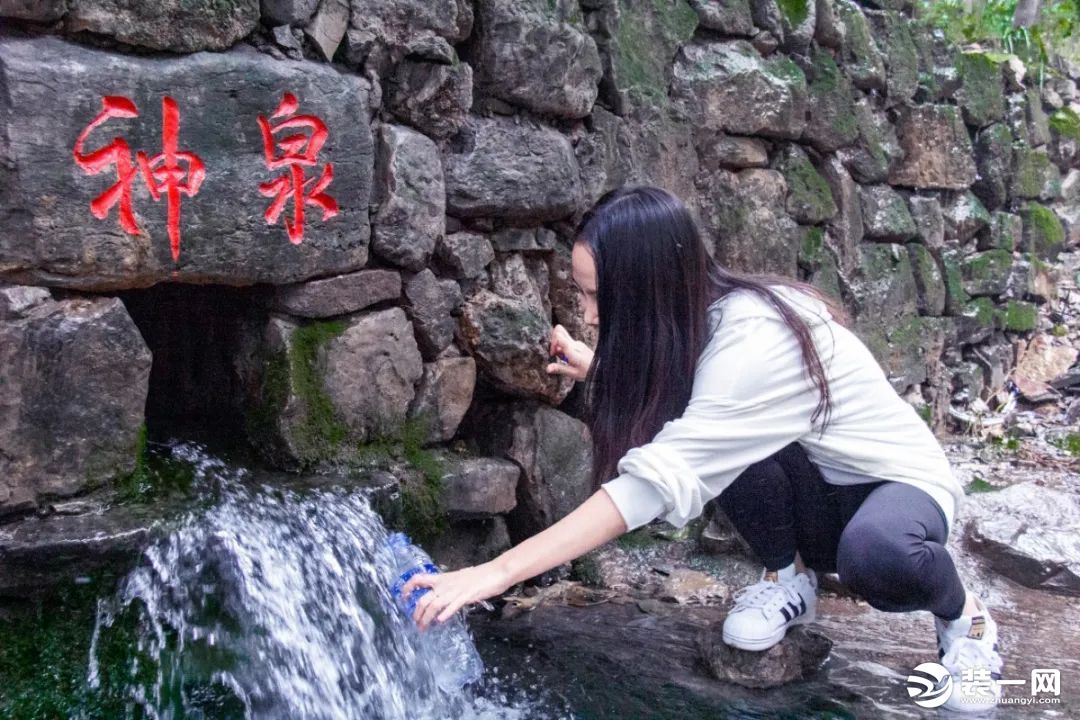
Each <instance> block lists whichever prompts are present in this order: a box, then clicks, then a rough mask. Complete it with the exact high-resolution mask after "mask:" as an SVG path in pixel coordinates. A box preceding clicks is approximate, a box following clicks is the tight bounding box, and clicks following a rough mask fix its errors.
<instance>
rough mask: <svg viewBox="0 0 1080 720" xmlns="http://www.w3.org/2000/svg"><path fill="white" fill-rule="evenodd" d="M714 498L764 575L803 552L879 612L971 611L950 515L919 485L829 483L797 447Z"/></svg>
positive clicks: (946, 615) (948, 615)
mask: <svg viewBox="0 0 1080 720" xmlns="http://www.w3.org/2000/svg"><path fill="white" fill-rule="evenodd" d="M717 500H718V502H719V504H720V507H721V508H722V509H723V510H724V513H725V514H726V515H727V516H728V517H729V518H730V519H731V522H732V524H733V525H734V526H735V528H736V529H737V530H738V531H739V533H740V534H741V535H742V536H743V538H745V539H746V542H747V543H748V544H749V545H750V547H751V549H752V550H753V551H754V552H755V553H757V555H758V557H759V559H760V560H761V561H762V562H764V563H765V568H766V569H767V570H778V569H779V568H782V567H786V566H788V565H790V564H791V563H792V562H793V561H794V560H795V552H796V551H798V553H799V555H800V556H801V557H802V560H803V562H804V563H805V564H806V565H807V566H808V567H811V568H814V569H815V570H818V571H821V572H836V573H838V574H839V575H840V580H841V581H842V582H843V583H844V584H845V585H847V586H848V587H849V588H851V589H852V590H853V591H854V592H855V593H857V594H858V595H860V596H861V597H863V598H864V599H865V600H866V601H867V602H869V603H870V604H871V605H872V606H873V607H875V608H877V609H879V610H887V611H890V612H908V611H911V610H929V611H930V612H932V613H934V614H935V615H937V616H938V617H941V618H943V619H945V620H955V619H956V618H958V617H960V614H961V612H962V611H963V609H964V602H965V599H966V597H965V591H964V585H963V583H962V582H961V581H960V576H959V575H958V574H957V572H956V567H955V566H954V565H953V561H952V558H951V557H950V556H949V552H948V550H946V549H945V547H944V543H945V539H946V535H947V532H948V527H947V525H946V523H945V517H944V515H943V514H942V512H941V509H940V508H939V507H938V504H937V503H936V502H935V501H934V499H933V498H932V497H930V495H928V494H927V493H926V492H924V491H923V490H920V489H919V488H917V487H914V486H912V485H907V484H905V483H898V482H888V481H881V482H875V483H866V484H861V485H832V484H829V483H827V482H825V479H824V478H823V477H822V475H821V472H820V470H818V467H817V465H815V464H814V463H813V462H812V461H811V460H810V459H809V458H808V457H807V456H806V452H805V451H804V450H803V448H802V446H801V445H799V444H798V443H797V442H796V443H791V444H790V445H787V446H786V447H784V448H782V449H781V450H779V451H778V452H777V453H776V454H774V455H772V456H770V457H768V458H765V459H764V460H762V461H760V462H757V463H754V464H753V465H751V466H750V467H748V468H747V469H746V470H745V471H743V472H742V473H741V474H740V475H739V476H738V477H737V478H736V479H735V481H734V482H733V483H732V484H731V485H729V486H728V487H727V488H726V489H725V490H724V491H723V492H722V493H721V494H720V496H719V498H717Z"/></svg>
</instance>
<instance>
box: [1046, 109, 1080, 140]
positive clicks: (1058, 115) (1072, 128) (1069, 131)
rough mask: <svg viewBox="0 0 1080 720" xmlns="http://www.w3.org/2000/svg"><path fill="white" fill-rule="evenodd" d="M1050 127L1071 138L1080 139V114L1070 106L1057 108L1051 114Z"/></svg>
mask: <svg viewBox="0 0 1080 720" xmlns="http://www.w3.org/2000/svg"><path fill="white" fill-rule="evenodd" d="M1050 127H1051V128H1053V129H1054V130H1055V131H1056V132H1057V133H1058V134H1059V135H1061V136H1062V137H1065V138H1069V139H1070V140H1080V114H1077V112H1076V111H1075V110H1073V109H1072V108H1070V107H1063V108H1060V109H1059V110H1056V111H1055V112H1054V114H1053V115H1051V116H1050Z"/></svg>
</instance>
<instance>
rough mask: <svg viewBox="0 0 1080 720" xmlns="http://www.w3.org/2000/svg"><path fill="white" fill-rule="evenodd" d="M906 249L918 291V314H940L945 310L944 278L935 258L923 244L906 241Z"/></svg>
mask: <svg viewBox="0 0 1080 720" xmlns="http://www.w3.org/2000/svg"><path fill="white" fill-rule="evenodd" d="M907 249H908V255H909V256H910V257H911V271H912V273H913V274H914V276H915V287H916V288H917V289H918V291H919V295H918V308H919V314H920V315H942V314H943V313H944V312H945V278H944V276H943V275H942V273H941V269H940V268H939V267H938V264H937V260H935V259H934V256H933V255H931V254H930V251H929V250H927V249H926V246H925V245H920V244H919V243H908V244H907Z"/></svg>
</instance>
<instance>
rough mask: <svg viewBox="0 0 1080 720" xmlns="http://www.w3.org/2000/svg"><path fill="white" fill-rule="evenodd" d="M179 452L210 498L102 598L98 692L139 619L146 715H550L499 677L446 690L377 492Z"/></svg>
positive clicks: (290, 718)
mask: <svg viewBox="0 0 1080 720" xmlns="http://www.w3.org/2000/svg"><path fill="white" fill-rule="evenodd" d="M169 445H170V450H171V452H172V455H173V457H174V458H179V459H182V460H184V461H186V462H188V463H190V464H191V465H192V467H193V468H194V469H195V474H196V484H197V487H199V488H201V492H202V494H203V496H204V498H206V500H205V501H204V502H202V503H200V505H202V507H201V508H199V509H196V510H193V511H191V512H189V513H188V514H187V515H186V516H185V517H184V518H183V519H182V520H181V521H180V522H179V524H178V525H177V526H176V528H175V529H174V530H173V531H172V532H170V533H169V534H168V535H167V536H165V537H163V538H162V539H161V540H159V541H158V542H156V543H154V544H153V545H152V546H151V547H150V548H149V549H148V550H147V551H146V552H145V554H144V556H143V558H142V561H141V562H140V564H139V565H138V566H137V567H136V568H135V569H134V570H133V571H132V572H131V573H130V574H129V575H128V576H127V577H126V578H125V579H124V580H123V581H122V582H121V584H120V586H119V589H118V591H117V593H116V595H115V596H114V597H112V598H108V599H105V600H102V601H101V602H100V603H99V609H98V619H97V625H96V627H95V629H94V636H93V642H92V644H91V651H90V667H89V682H90V685H91V686H92V687H98V685H99V683H100V679H101V678H100V675H101V673H100V667H99V659H98V651H97V648H98V646H99V639H100V637H101V635H102V633H105V632H109V631H110V628H112V627H113V625H114V624H115V623H116V622H117V620H118V618H119V617H120V616H121V615H122V614H129V613H131V612H132V611H134V612H135V614H136V616H137V618H138V621H137V623H136V637H137V647H136V648H133V652H132V657H131V660H130V667H129V671H130V676H131V681H130V683H129V685H128V687H127V688H126V692H127V693H128V695H129V696H130V699H131V702H132V704H133V705H134V706H137V707H138V708H139V709H140V710H141V712H142V713H144V714H145V716H147V717H151V718H155V719H159V720H179V719H180V718H191V717H204V716H205V717H212V715H206V714H204V712H203V711H201V710H199V709H198V708H199V707H201V705H200V702H202V701H203V700H205V698H204V697H203V696H200V695H199V693H202V694H203V695H205V692H206V688H207V687H208V686H218V687H222V686H223V687H224V688H228V691H229V692H231V694H232V695H233V696H235V699H234V700H233V702H235V700H237V699H238V700H239V702H240V703H241V704H242V706H243V713H244V717H246V718H253V719H259V720H264V719H265V720H278V719H281V720H286V719H287V720H330V719H335V720H336V719H340V720H359V719H360V718H363V719H364V720H382V719H385V720H396V719H398V718H402V719H405V718H408V719H410V720H413V719H418V718H492V719H494V718H526V717H528V718H532V717H540V716H543V715H545V714H546V713H545V712H544V711H542V710H541V709H540V708H539V707H538V705H537V703H536V701H535V700H531V699H527V698H526V697H524V696H523V695H522V694H521V693H517V692H514V691H513V689H507V688H498V687H494V686H493V685H492V684H491V683H492V682H493V681H492V680H491V679H490V678H485V681H484V682H485V683H487V687H488V692H485V693H483V694H482V695H481V694H479V693H477V692H475V691H474V689H472V688H465V689H463V690H462V691H460V692H456V693H450V694H447V693H445V692H443V691H441V690H439V689H438V688H437V686H436V684H435V681H434V675H433V667H435V666H436V665H437V663H439V662H440V659H439V658H436V657H427V656H425V654H424V650H423V647H424V646H423V644H422V643H419V642H417V640H418V637H419V632H418V630H417V629H416V627H415V625H414V623H413V622H412V620H411V619H410V618H407V617H405V616H404V614H403V613H401V612H400V611H399V610H398V609H397V608H396V606H395V605H394V603H393V600H392V598H391V596H390V593H389V584H390V583H389V580H390V579H391V578H390V577H389V576H390V575H391V574H392V565H391V563H392V556H391V553H390V551H389V549H388V547H387V543H386V540H387V530H386V528H385V527H384V526H383V523H382V521H381V519H380V518H379V516H378V515H377V514H376V513H375V512H374V510H373V509H372V508H371V505H370V503H369V501H368V498H367V497H366V496H365V494H364V493H363V492H361V491H357V490H355V489H353V490H349V489H343V488H333V489H327V488H320V489H315V490H305V491H297V490H292V489H283V488H281V487H270V486H265V485H260V484H259V483H258V482H256V479H255V478H254V477H253V475H252V473H251V472H250V471H248V470H246V469H243V468H232V467H229V466H228V465H226V464H225V463H224V462H222V461H221V460H218V459H217V458H214V457H213V456H211V455H209V454H208V453H207V452H206V451H205V450H204V449H203V448H202V447H201V446H199V445H197V444H194V443H175V442H174V443H170V444H169ZM209 498H213V499H212V501H211V500H210V499H209Z"/></svg>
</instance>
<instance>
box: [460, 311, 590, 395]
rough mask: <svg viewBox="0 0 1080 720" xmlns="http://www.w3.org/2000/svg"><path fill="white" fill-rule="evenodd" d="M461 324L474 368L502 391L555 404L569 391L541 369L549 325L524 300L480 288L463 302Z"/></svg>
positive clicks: (565, 380)
mask: <svg viewBox="0 0 1080 720" xmlns="http://www.w3.org/2000/svg"><path fill="white" fill-rule="evenodd" d="M459 324H460V329H461V334H462V337H463V339H464V341H465V343H466V345H467V347H468V350H469V353H470V354H471V355H472V356H473V357H475V358H476V363H477V366H478V367H479V368H480V370H481V372H482V373H483V375H484V376H485V377H486V378H487V379H488V380H489V381H491V382H492V383H493V384H494V385H495V386H496V387H498V388H499V389H501V390H502V391H504V392H507V393H509V394H511V395H517V396H521V397H538V398H543V399H546V400H547V401H549V402H551V403H553V404H558V403H560V402H562V401H563V399H564V398H565V397H566V395H567V394H568V393H569V392H570V388H571V387H572V386H573V381H572V380H570V379H569V378H566V377H564V376H557V375H549V374H548V373H547V372H546V370H545V368H546V367H547V363H548V359H549V358H548V354H547V350H548V340H549V338H550V336H551V322H550V321H549V320H548V319H547V318H546V317H544V316H543V315H541V314H539V313H538V312H537V310H536V309H535V308H534V307H532V306H530V305H529V304H528V303H527V302H525V301H524V300H521V299H519V298H506V297H502V296H500V295H497V294H495V293H493V292H491V291H489V290H480V291H478V292H477V293H476V294H475V295H473V296H472V297H470V298H469V299H468V300H466V302H465V305H464V307H463V309H462V312H461V317H460V320H459Z"/></svg>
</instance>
